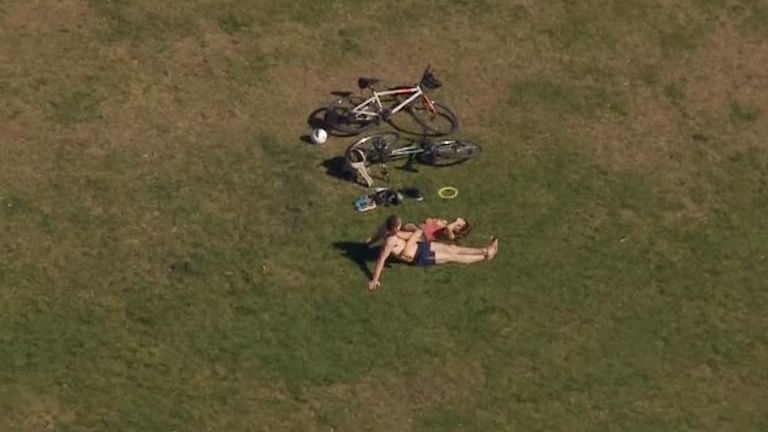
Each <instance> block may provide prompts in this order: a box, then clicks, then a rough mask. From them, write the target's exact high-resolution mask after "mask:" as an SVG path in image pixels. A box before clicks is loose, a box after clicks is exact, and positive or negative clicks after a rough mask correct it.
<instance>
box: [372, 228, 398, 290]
mask: <svg viewBox="0 0 768 432" xmlns="http://www.w3.org/2000/svg"><path fill="white" fill-rule="evenodd" d="M393 247H394V242H393V241H390V240H389V239H387V241H386V242H385V243H384V246H383V247H382V248H381V253H380V254H379V258H378V259H377V260H376V268H375V269H374V270H373V276H372V277H371V281H370V282H369V283H368V290H369V291H376V290H377V289H378V288H379V287H380V286H381V282H379V278H380V277H381V272H382V271H383V270H384V264H385V263H386V262H387V258H388V257H389V254H391V253H392V248H393Z"/></svg>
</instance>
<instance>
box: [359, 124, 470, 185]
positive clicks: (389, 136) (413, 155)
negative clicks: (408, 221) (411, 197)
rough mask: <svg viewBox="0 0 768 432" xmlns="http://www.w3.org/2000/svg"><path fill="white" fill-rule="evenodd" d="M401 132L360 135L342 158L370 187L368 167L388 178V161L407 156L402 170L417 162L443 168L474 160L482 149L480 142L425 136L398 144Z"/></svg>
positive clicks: (410, 169)
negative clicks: (434, 139)
mask: <svg viewBox="0 0 768 432" xmlns="http://www.w3.org/2000/svg"><path fill="white" fill-rule="evenodd" d="M399 140H400V134H399V133H397V132H390V131H388V132H380V133H376V134H373V135H368V136H366V137H363V138H360V139H359V140H357V141H355V142H354V143H352V145H350V146H349V147H348V148H347V151H346V153H345V156H344V159H345V161H346V163H347V166H348V167H349V168H350V170H351V171H352V172H356V173H357V174H358V179H359V177H362V178H363V179H364V180H365V183H366V184H367V186H368V187H371V186H373V178H372V177H371V175H370V172H369V171H368V167H370V166H371V165H375V164H378V165H379V166H380V167H381V172H382V174H383V175H384V177H385V180H386V181H389V172H388V170H387V162H388V161H392V160H398V159H407V161H406V163H405V165H404V166H403V169H405V170H409V171H416V170H415V169H413V168H412V165H413V163H414V162H416V161H418V162H420V163H423V164H425V165H431V166H435V167H446V166H452V165H457V164H460V163H463V162H466V161H468V160H470V159H474V158H476V157H477V156H479V155H480V152H481V150H482V148H481V147H480V145H479V144H477V143H475V142H473V141H470V140H466V139H456V138H446V139H439V140H437V141H432V140H430V139H429V138H427V137H424V136H422V137H421V138H412V139H409V141H410V143H409V144H407V145H404V146H400V147H398V146H397V143H398V141H399Z"/></svg>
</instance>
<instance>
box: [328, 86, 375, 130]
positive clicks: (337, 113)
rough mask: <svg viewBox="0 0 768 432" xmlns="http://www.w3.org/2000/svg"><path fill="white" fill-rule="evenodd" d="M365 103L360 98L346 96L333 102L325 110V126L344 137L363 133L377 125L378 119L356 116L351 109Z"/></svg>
mask: <svg viewBox="0 0 768 432" xmlns="http://www.w3.org/2000/svg"><path fill="white" fill-rule="evenodd" d="M363 102H365V99H364V98H362V97H360V96H348V97H343V98H340V99H337V100H335V101H333V102H332V103H331V104H330V105H328V108H326V110H325V126H326V128H328V130H330V131H335V132H340V133H341V134H342V135H344V136H353V135H357V134H360V133H362V132H365V131H366V130H368V129H370V128H372V127H374V126H376V124H378V120H379V119H378V118H376V117H370V116H365V115H361V114H357V113H355V112H353V111H352V108H354V107H356V106H358V105H360V104H361V103H363Z"/></svg>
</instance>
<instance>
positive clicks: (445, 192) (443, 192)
mask: <svg viewBox="0 0 768 432" xmlns="http://www.w3.org/2000/svg"><path fill="white" fill-rule="evenodd" d="M437 195H438V196H439V197H440V198H442V199H454V198H456V197H457V196H459V190H458V189H456V188H455V187H453V186H444V187H441V188H440V189H439V190H438V191H437Z"/></svg>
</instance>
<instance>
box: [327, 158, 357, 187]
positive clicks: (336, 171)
mask: <svg viewBox="0 0 768 432" xmlns="http://www.w3.org/2000/svg"><path fill="white" fill-rule="evenodd" d="M320 166H322V167H323V168H325V173H326V174H327V175H329V176H331V177H334V178H336V179H339V180H344V181H348V182H352V181H353V177H352V173H351V172H350V171H349V170H348V169H347V163H346V160H345V159H344V156H334V157H332V158H330V159H326V160H324V161H323V162H322V163H321V164H320Z"/></svg>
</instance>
